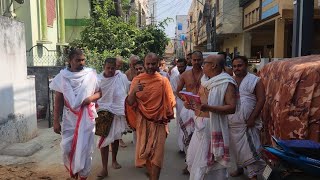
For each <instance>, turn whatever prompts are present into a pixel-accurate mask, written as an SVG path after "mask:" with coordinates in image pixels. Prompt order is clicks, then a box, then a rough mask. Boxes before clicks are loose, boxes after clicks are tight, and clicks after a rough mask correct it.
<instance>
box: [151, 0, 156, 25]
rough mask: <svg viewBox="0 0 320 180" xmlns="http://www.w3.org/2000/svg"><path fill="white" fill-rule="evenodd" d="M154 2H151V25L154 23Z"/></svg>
mask: <svg viewBox="0 0 320 180" xmlns="http://www.w3.org/2000/svg"><path fill="white" fill-rule="evenodd" d="M154 3H155V2H153V3H152V16H151V24H152V25H154V18H155V17H154Z"/></svg>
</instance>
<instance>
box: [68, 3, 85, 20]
mask: <svg viewBox="0 0 320 180" xmlns="http://www.w3.org/2000/svg"><path fill="white" fill-rule="evenodd" d="M64 9H65V14H64V16H65V18H66V19H82V18H89V17H90V4H89V1H88V0H65V1H64Z"/></svg>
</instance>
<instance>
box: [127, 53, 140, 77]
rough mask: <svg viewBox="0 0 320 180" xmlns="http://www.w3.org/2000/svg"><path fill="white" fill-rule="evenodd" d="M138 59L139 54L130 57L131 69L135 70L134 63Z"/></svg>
mask: <svg viewBox="0 0 320 180" xmlns="http://www.w3.org/2000/svg"><path fill="white" fill-rule="evenodd" d="M138 61H140V58H139V56H137V55H132V56H130V58H129V65H130V69H131V70H133V71H134V65H135V64H136V63H137V62H138ZM134 74H135V73H134Z"/></svg>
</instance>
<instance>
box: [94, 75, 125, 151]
mask: <svg viewBox="0 0 320 180" xmlns="http://www.w3.org/2000/svg"><path fill="white" fill-rule="evenodd" d="M98 80H99V86H100V89H101V93H102V97H101V98H100V99H99V100H98V106H99V108H98V111H100V110H106V111H109V112H111V113H112V114H114V118H113V121H112V124H111V128H110V131H109V134H108V136H107V137H99V138H98V141H97V147H98V148H102V147H106V146H108V145H109V144H110V143H113V142H114V141H115V140H119V139H121V136H122V134H123V133H124V132H126V128H127V121H126V119H125V112H124V101H125V98H126V97H127V94H128V90H129V81H128V79H127V77H126V75H125V74H123V73H121V72H120V71H118V70H117V71H116V72H115V75H114V76H112V77H108V78H106V77H104V76H103V73H102V74H99V75H98Z"/></svg>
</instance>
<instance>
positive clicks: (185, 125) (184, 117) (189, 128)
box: [179, 107, 195, 152]
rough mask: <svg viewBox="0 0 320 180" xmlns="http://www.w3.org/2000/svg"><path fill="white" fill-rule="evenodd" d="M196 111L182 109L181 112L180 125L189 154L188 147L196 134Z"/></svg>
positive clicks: (185, 149) (185, 147)
mask: <svg viewBox="0 0 320 180" xmlns="http://www.w3.org/2000/svg"><path fill="white" fill-rule="evenodd" d="M194 116H195V114H194V111H193V110H190V109H186V108H185V107H182V109H181V112H180V119H179V125H180V129H181V131H182V134H183V145H184V151H185V152H187V150H188V146H189V143H190V140H191V137H192V133H193V132H194Z"/></svg>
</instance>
